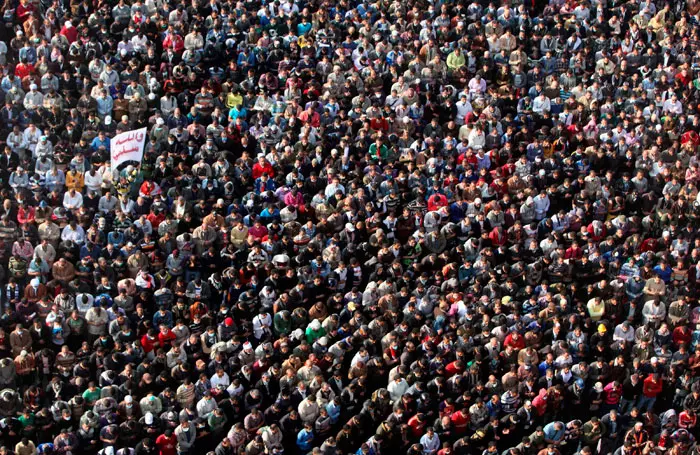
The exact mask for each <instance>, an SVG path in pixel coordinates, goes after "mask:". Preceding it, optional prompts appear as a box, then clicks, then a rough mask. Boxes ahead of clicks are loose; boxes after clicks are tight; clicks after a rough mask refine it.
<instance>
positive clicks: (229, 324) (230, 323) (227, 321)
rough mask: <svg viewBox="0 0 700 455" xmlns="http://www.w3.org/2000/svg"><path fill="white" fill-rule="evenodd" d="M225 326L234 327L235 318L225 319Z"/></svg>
mask: <svg viewBox="0 0 700 455" xmlns="http://www.w3.org/2000/svg"><path fill="white" fill-rule="evenodd" d="M224 324H226V327H231V326H232V325H233V318H226V319H224Z"/></svg>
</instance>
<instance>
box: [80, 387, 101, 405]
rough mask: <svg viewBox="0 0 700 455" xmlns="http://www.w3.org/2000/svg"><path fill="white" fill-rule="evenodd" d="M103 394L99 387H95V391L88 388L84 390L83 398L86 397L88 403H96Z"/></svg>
mask: <svg viewBox="0 0 700 455" xmlns="http://www.w3.org/2000/svg"><path fill="white" fill-rule="evenodd" d="M101 394H102V391H101V390H100V388H99V387H95V391H94V392H91V391H90V389H87V390H86V391H85V392H83V398H85V401H87V402H88V403H94V402H95V401H97V400H99V399H100V395H101Z"/></svg>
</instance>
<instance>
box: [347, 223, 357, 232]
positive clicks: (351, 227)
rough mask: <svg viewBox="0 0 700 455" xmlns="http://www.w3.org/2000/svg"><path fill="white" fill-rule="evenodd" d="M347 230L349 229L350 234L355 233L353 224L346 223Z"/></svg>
mask: <svg viewBox="0 0 700 455" xmlns="http://www.w3.org/2000/svg"><path fill="white" fill-rule="evenodd" d="M345 229H347V230H348V231H350V232H355V226H353V224H352V223H345Z"/></svg>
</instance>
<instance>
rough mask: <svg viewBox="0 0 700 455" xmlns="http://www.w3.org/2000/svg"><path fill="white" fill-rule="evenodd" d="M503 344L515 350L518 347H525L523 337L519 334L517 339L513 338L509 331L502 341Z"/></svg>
mask: <svg viewBox="0 0 700 455" xmlns="http://www.w3.org/2000/svg"><path fill="white" fill-rule="evenodd" d="M503 346H510V347H512V348H513V349H515V350H517V351H519V350H520V349H525V337H522V336H519V337H518V339H517V340H514V339H513V334H512V333H509V334H508V336H507V337H506V339H505V340H504V341H503Z"/></svg>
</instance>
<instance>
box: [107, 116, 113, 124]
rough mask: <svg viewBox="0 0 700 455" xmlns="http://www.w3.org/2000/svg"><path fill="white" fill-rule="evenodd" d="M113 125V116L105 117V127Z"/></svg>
mask: <svg viewBox="0 0 700 455" xmlns="http://www.w3.org/2000/svg"><path fill="white" fill-rule="evenodd" d="M111 124H112V116H111V115H107V116H105V125H111Z"/></svg>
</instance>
